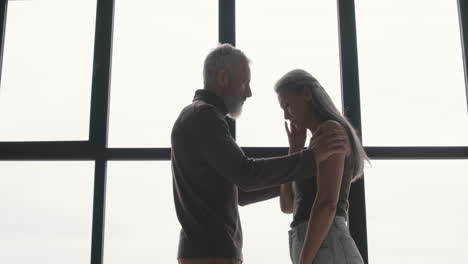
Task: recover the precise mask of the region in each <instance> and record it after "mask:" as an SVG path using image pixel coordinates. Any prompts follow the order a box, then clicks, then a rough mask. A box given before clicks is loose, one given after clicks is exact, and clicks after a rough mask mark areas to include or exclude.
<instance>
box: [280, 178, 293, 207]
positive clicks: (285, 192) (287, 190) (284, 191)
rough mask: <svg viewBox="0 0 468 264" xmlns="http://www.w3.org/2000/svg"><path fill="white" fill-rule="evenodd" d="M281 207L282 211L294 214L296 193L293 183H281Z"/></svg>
mask: <svg viewBox="0 0 468 264" xmlns="http://www.w3.org/2000/svg"><path fill="white" fill-rule="evenodd" d="M280 207H281V212H283V213H285V214H292V212H293V209H294V195H293V190H292V183H290V182H289V183H285V184H281V186H280Z"/></svg>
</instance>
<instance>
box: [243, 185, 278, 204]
mask: <svg viewBox="0 0 468 264" xmlns="http://www.w3.org/2000/svg"><path fill="white" fill-rule="evenodd" d="M279 191H280V187H279V186H275V187H271V188H266V189H260V190H256V191H251V192H246V191H243V190H241V189H239V188H238V196H239V205H240V206H244V205H248V204H252V203H258V202H262V201H265V200H269V199H271V198H275V197H278V195H279Z"/></svg>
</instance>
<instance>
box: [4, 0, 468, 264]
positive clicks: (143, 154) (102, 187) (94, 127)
mask: <svg viewBox="0 0 468 264" xmlns="http://www.w3.org/2000/svg"><path fill="white" fill-rule="evenodd" d="M337 2H338V10H337V12H338V20H339V23H338V26H339V31H338V32H339V42H340V43H339V48H340V70H341V83H342V101H343V112H344V113H345V115H346V116H347V117H348V118H349V120H350V121H351V123H352V124H353V126H354V127H355V128H356V130H357V131H358V133H359V135H360V136H361V109H360V95H359V69H358V54H357V41H356V19H355V6H354V0H337ZM7 9H8V1H4V3H3V4H0V23H1V24H0V30H1V34H0V82H1V72H2V71H1V69H2V68H1V67H2V61H3V47H4V37H5V26H6V21H7V20H6V18H7ZM458 13H459V23H460V29H461V30H460V31H461V39H462V43H461V44H462V49H463V64H464V74H465V89H466V94H467V96H466V100H467V112H468V73H467V72H468V71H467V67H468V58H467V53H468V0H458ZM113 18H114V0H97V13H96V28H95V42H94V55H93V56H94V59H93V79H92V96H91V111H90V130H89V139H88V140H85V141H46V142H39V141H36V142H0V160H22V161H29V160H69V161H73V160H90V161H95V172H94V173H95V175H94V197H93V222H92V226H93V227H92V238H91V239H92V243H91V260H90V261H91V263H92V264H100V263H102V262H103V235H104V217H105V193H106V175H107V174H106V169H107V161H109V160H165V161H167V160H170V153H171V150H170V148H108V147H107V140H108V120H109V93H110V74H111V65H112V63H111V60H112V34H113ZM235 18H236V14H235V0H219V1H218V23H219V27H218V39H219V42H220V43H230V44H233V45H235V44H236V43H235V42H236V41H235V37H236V32H235ZM228 123H229V129H230V132H231V133H232V135H233V137H234V138H235V136H236V133H235V132H236V124H235V121H234V120H232V119H229V118H228ZM243 149H244V151H245V153H246V154H247V155H248V156H250V157H273V156H280V155H286V154H287V152H288V150H287V148H285V147H245V148H243ZM365 150H366V152H367V153H368V155H369V157H370V158H371V159H382V160H397V159H435V160H437V159H466V160H468V147H465V146H453V147H433V146H424V147H407V146H401V147H384V146H383V147H366V146H365ZM350 203H351V204H353V206H352V207H351V210H350V226H351V232H352V235H353V237H354V239H355V240H356V243H357V245H358V247H359V249H360V251H361V254H362V255H363V258H364V260H365V263H368V252H367V228H366V206H365V193H364V180H360V181H358V182H356V184H354V185H353V187H352V190H351V194H350Z"/></svg>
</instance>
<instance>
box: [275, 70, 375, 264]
mask: <svg viewBox="0 0 468 264" xmlns="http://www.w3.org/2000/svg"><path fill="white" fill-rule="evenodd" d="M275 91H276V93H277V95H278V99H279V103H280V105H281V108H282V109H283V111H284V118H285V119H286V120H289V121H290V128H288V125H287V123H286V122H285V127H286V133H287V135H288V139H289V144H290V148H289V151H290V153H294V152H297V151H300V150H301V149H302V148H303V147H304V143H305V140H306V131H307V130H310V131H311V132H312V139H311V145H313V144H314V140H316V139H317V137H318V135H319V134H320V133H321V131H324V130H327V129H345V131H346V132H347V136H348V138H347V139H345V140H346V141H347V142H348V144H350V150H351V151H350V152H349V153H343V154H334V155H332V156H330V157H329V158H328V159H327V160H325V161H323V162H320V163H318V164H317V177H316V178H313V179H307V180H302V181H295V182H293V183H288V184H283V185H282V186H281V189H280V205H281V210H282V211H283V212H284V213H293V222H292V223H291V228H292V229H291V230H290V231H289V241H290V254H291V260H292V262H293V263H294V264H298V263H301V264H306V263H307V264H311V263H340V264H341V263H352V264H354V263H364V262H363V259H362V257H361V255H360V253H359V251H358V249H357V247H356V244H355V243H354V240H353V239H352V237H351V235H350V233H349V229H348V226H347V220H348V208H349V202H348V195H349V190H350V185H351V182H353V181H354V180H356V179H358V178H359V177H360V176H361V175H362V172H363V167H364V161H365V160H367V161H368V157H367V155H366V153H365V151H364V149H363V147H362V145H361V142H360V140H359V138H358V136H357V134H356V131H355V130H354V128H353V127H352V126H351V124H350V123H349V122H348V121H347V120H346V118H345V117H343V116H342V115H341V113H340V112H339V111H338V109H336V107H335V106H334V104H333V102H332V100H331V99H330V97H329V96H328V94H327V93H326V92H325V90H324V89H323V88H322V86H321V85H320V83H319V82H318V81H317V80H316V79H315V78H314V77H313V76H312V75H310V74H309V73H308V72H306V71H304V70H293V71H290V72H288V73H286V74H285V75H284V76H283V77H282V78H281V79H280V80H278V82H277V83H276V85H275Z"/></svg>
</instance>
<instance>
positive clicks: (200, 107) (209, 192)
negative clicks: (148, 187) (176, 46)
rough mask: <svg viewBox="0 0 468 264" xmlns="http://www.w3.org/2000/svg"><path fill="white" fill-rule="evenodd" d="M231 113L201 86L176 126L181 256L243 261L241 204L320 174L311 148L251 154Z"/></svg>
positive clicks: (174, 151) (174, 159)
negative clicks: (237, 137)
mask: <svg viewBox="0 0 468 264" xmlns="http://www.w3.org/2000/svg"><path fill="white" fill-rule="evenodd" d="M226 114H227V110H226V106H225V105H224V103H223V101H222V99H221V98H220V97H218V96H217V95H216V94H214V93H212V92H210V91H207V90H198V91H196V93H195V98H194V99H193V102H192V104H190V105H188V106H187V107H185V108H184V109H183V110H182V112H181V113H180V115H179V117H178V119H177V121H176V122H175V124H174V127H173V130H172V134H171V145H172V153H171V165H172V174H173V188H174V202H175V207H176V213H177V218H178V219H179V222H180V224H181V226H182V230H181V232H180V240H179V250H178V258H179V259H188V258H204V257H220V258H230V259H238V260H241V261H242V228H241V224H240V220H239V213H238V208H237V206H238V204H241V205H242V204H248V203H252V202H256V201H260V200H265V199H269V198H272V197H276V196H278V195H279V187H278V186H279V185H280V184H282V183H286V182H291V181H293V180H298V179H303V178H310V177H312V176H314V175H316V167H315V161H314V157H313V152H312V151H311V150H304V151H302V152H299V153H296V154H294V155H289V156H284V157H278V158H268V159H250V158H247V157H246V156H245V154H244V153H243V151H242V150H241V148H240V147H239V146H238V145H237V144H236V142H235V141H234V139H233V138H232V137H231V135H230V133H229V129H228V125H227V122H226V120H225V115H226ZM259 217H261V216H260V215H259Z"/></svg>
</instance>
